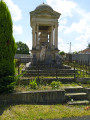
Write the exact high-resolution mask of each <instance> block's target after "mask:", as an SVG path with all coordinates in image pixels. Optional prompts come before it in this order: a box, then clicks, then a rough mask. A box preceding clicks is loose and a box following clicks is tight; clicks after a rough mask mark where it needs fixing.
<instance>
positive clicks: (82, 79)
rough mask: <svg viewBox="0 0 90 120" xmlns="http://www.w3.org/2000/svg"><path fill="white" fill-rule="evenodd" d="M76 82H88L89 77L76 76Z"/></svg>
mask: <svg viewBox="0 0 90 120" xmlns="http://www.w3.org/2000/svg"><path fill="white" fill-rule="evenodd" d="M76 82H78V83H83V84H85V83H90V78H77V79H76Z"/></svg>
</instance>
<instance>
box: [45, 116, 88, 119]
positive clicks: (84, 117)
mask: <svg viewBox="0 0 90 120" xmlns="http://www.w3.org/2000/svg"><path fill="white" fill-rule="evenodd" d="M47 120H51V119H47ZM52 120H90V116H83V117H71V118H62V119H52Z"/></svg>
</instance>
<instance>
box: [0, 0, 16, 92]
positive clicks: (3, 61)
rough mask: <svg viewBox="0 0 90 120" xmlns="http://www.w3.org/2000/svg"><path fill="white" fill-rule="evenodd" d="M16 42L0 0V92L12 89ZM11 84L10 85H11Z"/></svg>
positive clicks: (5, 10) (7, 11) (4, 6)
mask: <svg viewBox="0 0 90 120" xmlns="http://www.w3.org/2000/svg"><path fill="white" fill-rule="evenodd" d="M15 52H16V44H15V40H14V38H13V29H12V19H11V14H10V11H9V9H8V7H7V5H6V3H5V2H3V0H1V1H0V93H3V92H9V91H11V90H12V89H13V85H14V84H13V82H14V75H15V62H14V55H15ZM11 86H12V87H11Z"/></svg>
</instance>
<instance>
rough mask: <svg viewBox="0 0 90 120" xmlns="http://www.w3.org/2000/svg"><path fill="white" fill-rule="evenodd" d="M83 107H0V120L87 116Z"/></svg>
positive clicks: (87, 111)
mask: <svg viewBox="0 0 90 120" xmlns="http://www.w3.org/2000/svg"><path fill="white" fill-rule="evenodd" d="M88 115H90V110H87V109H86V106H85V105H78V106H74V105H72V106H69V105H67V104H63V105H62V104H56V105H30V104H20V105H10V106H9V105H0V120H44V119H55V118H57V119H58V118H66V117H76V116H88Z"/></svg>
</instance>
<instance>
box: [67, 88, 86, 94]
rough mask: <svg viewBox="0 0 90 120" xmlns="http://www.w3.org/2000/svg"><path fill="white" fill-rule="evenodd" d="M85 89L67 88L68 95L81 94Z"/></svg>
mask: <svg viewBox="0 0 90 120" xmlns="http://www.w3.org/2000/svg"><path fill="white" fill-rule="evenodd" d="M84 91H85V90H84V88H83V87H82V86H77V87H70V88H65V92H66V93H78V92H79V93H80V92H84Z"/></svg>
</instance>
